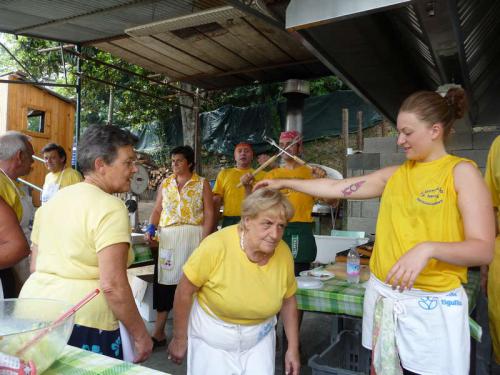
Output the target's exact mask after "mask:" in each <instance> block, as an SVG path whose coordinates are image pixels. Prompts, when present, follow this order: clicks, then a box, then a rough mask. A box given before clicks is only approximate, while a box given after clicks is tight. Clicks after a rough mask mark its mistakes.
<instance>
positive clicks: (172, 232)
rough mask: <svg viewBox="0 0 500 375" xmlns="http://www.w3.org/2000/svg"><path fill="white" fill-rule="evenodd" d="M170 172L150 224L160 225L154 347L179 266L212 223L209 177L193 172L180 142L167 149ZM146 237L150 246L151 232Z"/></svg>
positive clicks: (190, 154) (161, 340)
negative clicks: (178, 144)
mask: <svg viewBox="0 0 500 375" xmlns="http://www.w3.org/2000/svg"><path fill="white" fill-rule="evenodd" d="M170 158H171V161H172V172H173V173H172V175H170V176H169V177H167V178H166V179H165V180H164V181H163V182H162V184H161V185H160V188H159V189H158V194H157V198H156V203H155V206H154V208H153V212H152V213H151V216H150V218H149V222H150V226H149V228H150V229H151V228H154V227H155V226H158V228H159V237H160V238H159V240H160V241H159V249H158V259H157V262H156V264H155V274H154V283H153V307H154V309H156V311H157V318H156V322H155V327H154V329H153V333H152V339H153V342H154V344H155V347H157V346H162V345H165V344H166V336H165V325H166V323H167V316H168V312H169V310H171V309H172V306H173V303H174V294H175V288H176V286H177V283H178V282H179V280H180V278H181V274H182V266H183V265H184V263H185V262H186V260H187V259H188V258H189V256H190V255H191V253H192V252H193V250H194V249H195V248H196V247H197V246H198V245H199V243H200V241H201V240H202V239H203V238H205V237H206V236H207V235H208V234H209V233H210V232H211V230H212V227H213V217H214V212H213V199H212V192H211V190H210V185H209V184H208V181H207V180H206V179H205V178H203V177H200V176H198V175H197V174H196V173H195V172H194V166H195V160H194V151H193V149H192V148H191V147H190V146H179V147H176V148H174V149H173V150H172V151H171V152H170ZM146 238H147V239H148V240H149V241H150V244H151V245H152V246H153V247H156V246H158V243H157V242H156V241H152V238H151V236H150V234H149V233H148V234H146Z"/></svg>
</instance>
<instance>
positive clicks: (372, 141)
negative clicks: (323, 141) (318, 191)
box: [345, 129, 500, 234]
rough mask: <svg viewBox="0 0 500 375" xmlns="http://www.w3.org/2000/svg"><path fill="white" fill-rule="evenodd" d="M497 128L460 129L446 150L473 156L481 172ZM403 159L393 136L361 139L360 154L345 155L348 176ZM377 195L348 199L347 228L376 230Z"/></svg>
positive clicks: (497, 132) (467, 156)
mask: <svg viewBox="0 0 500 375" xmlns="http://www.w3.org/2000/svg"><path fill="white" fill-rule="evenodd" d="M498 135H500V131H491V132H477V133H476V132H472V131H467V130H466V129H465V130H464V129H460V131H457V132H456V133H454V134H452V135H451V136H450V139H449V141H448V143H447V150H448V151H449V152H450V153H452V154H454V155H458V156H462V157H465V158H469V159H471V160H474V161H475V162H476V163H477V165H478V166H479V168H480V169H481V172H483V173H484V168H485V167H486V159H487V156H488V150H489V148H490V145H491V143H492V142H493V140H494V139H495V138H496V137H497V136H498ZM405 160H406V157H405V154H404V152H402V150H401V149H400V148H399V147H398V146H397V143H396V137H375V138H365V139H364V149H363V153H361V154H354V155H349V156H348V157H347V176H348V177H351V176H360V175H363V174H368V173H370V172H373V171H374V170H377V169H380V168H383V167H387V166H391V165H399V164H401V163H403V162H404V161H405ZM379 205H380V199H369V200H363V201H361V200H357V201H353V200H351V201H349V202H348V203H347V219H346V221H345V224H346V225H347V228H346V229H347V230H356V231H364V232H366V233H367V234H374V233H375V226H376V222H377V215H378V209H379Z"/></svg>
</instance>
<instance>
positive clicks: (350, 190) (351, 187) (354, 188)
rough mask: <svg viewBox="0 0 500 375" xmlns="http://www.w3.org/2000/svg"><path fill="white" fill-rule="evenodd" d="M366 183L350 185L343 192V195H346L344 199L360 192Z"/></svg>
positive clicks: (360, 182)
mask: <svg viewBox="0 0 500 375" xmlns="http://www.w3.org/2000/svg"><path fill="white" fill-rule="evenodd" d="M365 182H366V181H358V182H355V183H354V184H352V185H349V186H348V187H346V188H345V189H344V190H342V194H343V195H344V197H348V196H349V195H351V194H352V193H355V192H357V191H358V190H359V188H360V187H361V186H362V185H363V184H364V183H365Z"/></svg>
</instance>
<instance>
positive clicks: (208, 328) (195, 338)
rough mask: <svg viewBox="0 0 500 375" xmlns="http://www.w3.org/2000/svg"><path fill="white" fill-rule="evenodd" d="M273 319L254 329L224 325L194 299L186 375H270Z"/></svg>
mask: <svg viewBox="0 0 500 375" xmlns="http://www.w3.org/2000/svg"><path fill="white" fill-rule="evenodd" d="M275 326H276V316H273V317H272V318H269V319H268V320H266V321H265V322H263V323H260V324H256V325H250V326H246V325H240V324H232V323H227V322H224V321H222V320H220V319H219V318H217V317H215V316H211V315H209V314H207V313H206V312H205V311H204V310H203V309H202V308H201V306H200V305H199V304H198V299H197V298H194V301H193V306H192V308H191V314H190V317H189V328H188V355H187V375H213V374H217V375H255V374H258V375H274V364H275V354H276V353H275V351H276V335H275V328H274V327H275Z"/></svg>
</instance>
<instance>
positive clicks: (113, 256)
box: [20, 125, 153, 362]
mask: <svg viewBox="0 0 500 375" xmlns="http://www.w3.org/2000/svg"><path fill="white" fill-rule="evenodd" d="M135 140H136V139H135V138H134V137H133V136H132V135H131V134H130V133H129V132H126V131H124V130H122V129H120V128H118V127H116V126H113V125H105V126H104V125H93V126H90V127H88V128H87V130H86V131H85V133H84V135H83V137H82V139H81V141H80V144H79V145H78V164H79V165H80V167H81V169H82V171H83V175H84V176H85V180H84V181H83V182H80V183H77V184H74V185H71V186H68V187H66V188H64V189H63V190H61V191H60V192H59V193H58V194H56V195H55V196H54V197H53V198H52V199H50V201H48V202H47V203H46V204H44V205H43V206H42V207H40V208H39V209H38V210H37V212H36V215H35V222H34V225H33V232H32V235H31V240H32V247H33V248H34V250H36V251H34V253H33V256H32V263H33V264H34V272H33V273H32V274H31V276H30V277H29V278H28V280H27V281H26V283H25V284H24V286H23V288H22V290H21V294H20V298H50V299H55V300H61V301H65V302H67V303H68V304H76V303H77V302H78V301H80V300H81V299H82V298H83V297H84V296H85V295H87V294H88V293H89V292H91V291H92V290H95V289H96V288H99V289H100V290H101V293H100V294H99V295H97V297H95V298H94V299H93V300H92V301H90V302H89V303H87V304H86V305H85V306H83V307H82V308H81V309H80V310H79V311H78V312H77V313H76V318H75V326H74V328H73V331H72V334H71V337H70V339H69V342H68V343H69V344H70V345H73V346H76V347H78V348H82V349H86V350H89V351H93V352H97V353H100V354H104V355H107V356H110V357H114V358H118V359H122V358H123V350H122V342H123V339H122V333H121V330H120V327H119V321H120V322H121V323H122V325H123V326H124V327H125V329H126V331H128V334H127V336H129V338H130V342H131V344H132V345H133V349H134V350H135V358H133V360H134V361H135V362H142V361H144V360H146V359H147V358H148V357H149V356H150V354H151V351H152V348H153V342H152V341H151V338H150V337H149V333H148V331H147V330H146V326H145V325H144V321H143V320H142V319H141V316H140V314H139V311H138V310H137V307H136V306H135V302H134V297H133V295H132V291H131V289H130V285H129V283H128V278H127V266H128V265H130V264H131V263H132V261H133V259H134V254H133V252H132V249H131V247H130V222H129V217H128V212H127V208H126V207H125V204H124V203H123V201H121V200H120V199H119V198H116V197H114V196H113V195H112V194H114V193H122V192H127V191H129V190H130V181H131V178H132V176H133V175H134V173H135V172H137V168H136V166H135V161H136V155H135V152H134V148H133V146H134V144H135ZM123 332H124V333H125V330H123Z"/></svg>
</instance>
